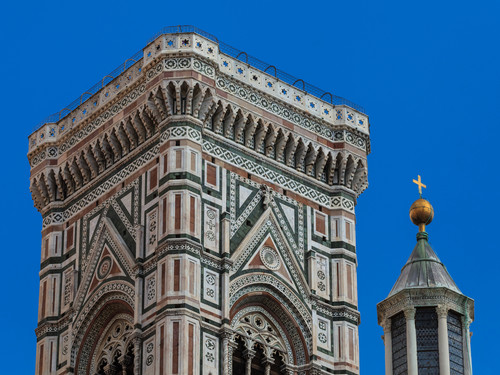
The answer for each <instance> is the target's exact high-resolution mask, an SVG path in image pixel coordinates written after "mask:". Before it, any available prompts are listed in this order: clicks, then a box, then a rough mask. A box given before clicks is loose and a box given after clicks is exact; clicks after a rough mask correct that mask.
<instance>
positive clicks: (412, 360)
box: [404, 307, 418, 375]
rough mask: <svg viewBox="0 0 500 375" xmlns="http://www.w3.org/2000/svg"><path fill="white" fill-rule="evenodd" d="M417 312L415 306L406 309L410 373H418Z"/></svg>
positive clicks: (407, 351) (407, 353) (415, 374)
mask: <svg viewBox="0 0 500 375" xmlns="http://www.w3.org/2000/svg"><path fill="white" fill-rule="evenodd" d="M415 313H416V310H415V308H414V307H408V308H406V309H405V310H404V314H405V318H406V357H407V361H408V375H418V360H417V331H416V329H415Z"/></svg>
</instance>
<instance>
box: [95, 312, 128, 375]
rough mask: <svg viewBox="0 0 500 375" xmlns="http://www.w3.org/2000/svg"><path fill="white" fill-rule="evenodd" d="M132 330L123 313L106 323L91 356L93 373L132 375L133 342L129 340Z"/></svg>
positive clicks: (99, 374) (98, 374) (101, 374)
mask: <svg viewBox="0 0 500 375" xmlns="http://www.w3.org/2000/svg"><path fill="white" fill-rule="evenodd" d="M127 318H129V316H127ZM132 330H133V329H132V324H131V322H130V321H129V319H126V318H125V317H124V316H123V315H121V316H120V315H119V316H117V317H116V318H115V319H113V320H112V321H111V322H110V323H109V324H108V326H107V327H106V329H105V330H104V334H103V335H102V336H101V338H100V339H99V341H98V343H97V346H96V350H95V351H94V354H93V356H92V362H93V364H94V366H93V368H94V369H95V372H94V374H96V375H134V344H133V343H132V341H130V334H131V333H132Z"/></svg>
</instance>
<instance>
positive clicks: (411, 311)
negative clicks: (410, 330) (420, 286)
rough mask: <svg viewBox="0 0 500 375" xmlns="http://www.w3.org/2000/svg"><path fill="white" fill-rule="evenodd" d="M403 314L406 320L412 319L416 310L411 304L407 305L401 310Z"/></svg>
mask: <svg viewBox="0 0 500 375" xmlns="http://www.w3.org/2000/svg"><path fill="white" fill-rule="evenodd" d="M403 312H404V314H405V318H406V320H414V319H415V313H416V312H417V310H416V309H415V307H413V306H409V307H407V308H405V309H404V310H403Z"/></svg>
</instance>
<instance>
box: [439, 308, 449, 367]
mask: <svg viewBox="0 0 500 375" xmlns="http://www.w3.org/2000/svg"><path fill="white" fill-rule="evenodd" d="M436 312H437V316H438V344H439V375H450V347H449V343H448V307H447V306H445V305H439V306H438V307H436Z"/></svg>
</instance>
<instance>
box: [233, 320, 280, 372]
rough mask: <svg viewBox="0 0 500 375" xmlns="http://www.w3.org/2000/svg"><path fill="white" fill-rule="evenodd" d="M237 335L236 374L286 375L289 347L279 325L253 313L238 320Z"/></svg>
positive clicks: (234, 353)
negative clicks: (285, 367) (285, 368)
mask: <svg viewBox="0 0 500 375" xmlns="http://www.w3.org/2000/svg"><path fill="white" fill-rule="evenodd" d="M234 331H235V338H234V343H233V344H234V345H233V358H232V360H233V374H238V375H250V374H251V375H279V374H286V372H285V370H284V364H285V361H284V360H283V359H284V358H285V359H286V358H287V344H286V343H285V341H284V339H283V337H282V333H280V330H279V329H278V327H276V324H273V323H272V322H271V321H270V320H269V319H267V318H266V317H264V315H263V314H262V313H260V312H254V313H250V314H247V315H244V316H242V317H241V318H239V320H238V322H237V323H236V324H235V325H234Z"/></svg>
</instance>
